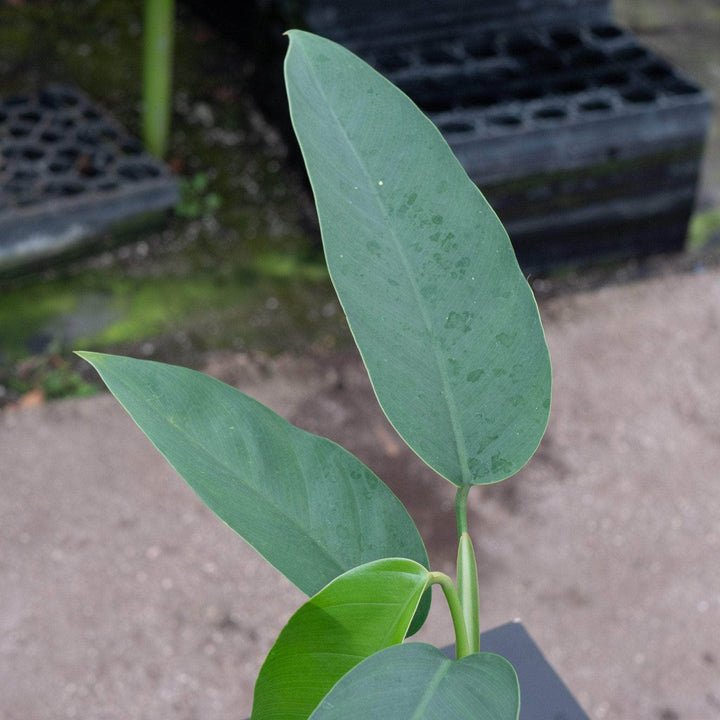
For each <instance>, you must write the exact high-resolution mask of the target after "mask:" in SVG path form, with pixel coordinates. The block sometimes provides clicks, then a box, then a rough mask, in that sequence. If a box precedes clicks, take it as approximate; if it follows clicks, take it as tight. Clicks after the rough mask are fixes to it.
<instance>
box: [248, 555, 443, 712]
mask: <svg viewBox="0 0 720 720" xmlns="http://www.w3.org/2000/svg"><path fill="white" fill-rule="evenodd" d="M429 577H430V573H429V572H428V571H427V570H426V569H425V568H424V567H422V565H418V564H417V563H416V562H413V561H412V560H404V559H388V560H378V561H376V562H373V563H369V564H367V565H363V566H361V567H358V568H355V569H353V570H350V571H348V572H347V573H345V574H344V575H341V576H340V577H339V578H336V579H335V580H333V582H332V583H330V584H329V585H328V586H327V587H325V588H323V589H322V590H321V591H320V592H319V593H318V594H317V595H316V596H315V597H313V598H312V599H311V600H309V601H308V602H307V603H305V605H303V606H302V607H301V608H300V609H299V610H298V611H297V612H296V613H295V615H293V616H292V618H290V621H289V622H288V624H287V625H286V626H285V628H284V629H283V631H282V632H281V633H280V636H279V637H278V639H277V642H276V643H275V645H274V646H273V648H272V650H270V653H269V655H268V656H267V659H266V660H265V663H264V664H263V666H262V669H261V670H260V675H259V677H258V680H257V684H256V685H255V698H254V702H253V712H252V720H270V719H271V718H282V719H283V720H306V718H308V717H309V715H310V713H311V712H312V711H313V710H314V709H315V707H316V706H317V704H318V703H319V702H320V700H322V698H323V697H325V695H326V694H327V693H328V692H329V691H330V689H331V688H332V687H333V685H334V684H335V683H336V682H337V681H338V680H339V679H340V678H341V677H342V676H343V675H345V673H347V672H348V671H349V670H350V669H352V668H353V667H355V666H356V665H357V664H358V663H359V662H361V661H362V660H364V659H365V658H366V657H369V656H370V655H372V654H373V653H376V652H378V651H379V650H382V649H384V648H386V647H389V646H391V645H395V644H397V643H400V642H402V640H403V638H404V637H405V634H406V632H407V629H408V626H409V625H410V621H411V620H412V617H413V614H414V613H415V609H416V607H417V605H418V603H419V601H420V598H421V596H422V594H423V591H424V590H425V589H426V587H427V585H428V581H429Z"/></svg>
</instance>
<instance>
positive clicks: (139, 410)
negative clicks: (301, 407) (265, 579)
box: [78, 352, 428, 624]
mask: <svg viewBox="0 0 720 720" xmlns="http://www.w3.org/2000/svg"><path fill="white" fill-rule="evenodd" d="M78 354H79V355H81V356H82V357H83V358H85V359H86V360H87V361H88V362H90V363H91V364H92V365H93V366H94V367H95V368H96V370H97V371H98V372H99V373H100V376H101V377H102V379H103V380H104V381H105V383H106V385H107V386H108V388H109V389H110V391H111V392H112V393H113V395H115V397H116V398H117V399H118V400H119V401H120V403H121V404H122V405H123V406H124V407H125V409H126V410H127V411H128V413H129V414H130V415H131V417H132V418H133V420H135V422H136V423H137V424H138V425H139V426H140V428H141V430H142V431H143V432H144V433H145V434H146V435H147V436H148V437H149V438H150V440H151V441H152V442H153V444H154V445H155V446H156V447H157V448H158V450H160V452H161V453H162V454H163V455H164V456H165V457H166V458H167V460H168V461H169V462H170V464H171V465H172V466H173V467H174V468H175V469H176V470H177V471H178V472H179V473H180V475H181V476H182V477H183V478H184V479H185V480H186V481H187V483H188V484H189V485H190V486H191V487H192V488H193V489H194V490H195V492H197V494H198V495H199V496H200V497H201V498H202V500H203V501H204V502H205V503H206V505H208V507H209V508H210V509H211V510H213V511H214V512H215V513H216V514H217V515H218V516H219V517H220V518H221V519H222V520H224V521H225V522H226V523H227V524H228V525H229V526H230V527H231V528H232V529H233V530H235V531H236V532H237V533H239V534H240V535H241V536H242V537H243V538H244V539H245V540H246V541H247V542H248V543H250V545H252V546H253V547H254V548H255V549H256V550H258V551H259V552H260V553H261V554H262V555H263V556H264V557H265V558H266V559H267V560H268V561H269V562H270V563H272V564H273V565H274V566H275V567H276V568H277V569H278V570H280V572H282V573H283V574H284V575H285V576H286V577H287V578H288V579H289V580H291V581H292V582H293V583H295V585H297V586H298V587H299V588H300V589H301V590H302V591H304V592H306V593H307V594H308V595H313V594H314V593H316V592H317V591H318V590H320V588H322V587H324V586H325V585H326V584H327V583H329V582H330V581H331V580H333V579H334V578H335V577H337V576H338V575H340V574H342V573H343V572H345V571H346V570H349V569H350V568H353V567H355V566H357V565H361V564H363V563H367V562H370V561H372V560H377V559H379V558H384V557H408V558H411V559H413V560H417V561H418V562H419V563H421V564H423V565H426V566H427V564H428V560H427V555H426V552H425V547H424V545H423V543H422V540H421V539H420V535H419V534H418V531H417V529H416V527H415V525H414V523H413V521H412V520H411V518H410V516H409V515H408V513H407V511H406V510H405V508H404V507H403V505H402V504H401V503H400V501H399V500H398V499H397V498H396V497H395V495H393V494H392V492H391V491H390V489H389V488H388V487H387V486H386V485H384V484H383V483H382V482H381V481H380V480H379V479H378V478H377V477H376V476H375V475H374V474H373V473H372V472H371V471H370V470H369V469H368V468H367V467H366V466H365V465H363V464H362V463H361V462H360V461H359V460H358V459H357V458H355V457H354V456H353V455H351V454H350V453H348V452H347V451H346V450H343V448H341V447H340V446H339V445H336V444H335V443H333V442H331V441H330V440H327V439H325V438H321V437H318V436H316V435H311V434H310V433H307V432H305V431H304V430H300V429H299V428H296V427H294V426H293V425H291V424H290V423H288V422H287V421H286V420H284V419H283V418H281V417H280V416H279V415H276V414H275V413H274V412H272V411H271V410H269V409H268V408H266V407H265V406H264V405H261V404H260V403H258V402H256V401H255V400H253V399H252V398H249V397H247V396H246V395H244V394H243V393H241V392H239V391H238V390H236V389H235V388H232V387H230V386H229V385H225V384H224V383H221V382H219V381H218V380H215V379H213V378H211V377H208V376H207V375H203V374H202V373H199V372H195V371H194V370H188V369H186V368H181V367H175V366H172V365H164V364H162V363H157V362H150V361H147V360H135V359H132V358H125V357H117V356H113V355H103V354H99V353H90V352H83V353H78ZM426 609H427V608H425V610H426ZM418 623H419V624H421V621H420V620H418Z"/></svg>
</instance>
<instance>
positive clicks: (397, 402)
mask: <svg viewBox="0 0 720 720" xmlns="http://www.w3.org/2000/svg"><path fill="white" fill-rule="evenodd" d="M289 35H290V49H289V51H288V55H287V58H286V63H285V77H286V83H287V88H288V96H289V100H290V111H291V117H292V121H293V125H294V128H295V132H296V134H297V136H298V139H299V142H300V147H301V149H302V152H303V156H304V158H305V163H306V166H307V170H308V174H309V176H310V180H311V183H312V186H313V191H314V194H315V200H316V204H317V208H318V214H319V218H320V226H321V230H322V236H323V243H324V246H325V254H326V258H327V262H328V267H329V269H330V274H331V277H332V280H333V283H334V285H335V288H336V290H337V293H338V296H339V298H340V302H341V303H342V305H343V308H344V310H345V312H346V314H347V317H348V322H349V324H350V328H351V330H352V333H353V335H354V337H355V340H356V342H357V345H358V347H359V349H360V352H361V354H362V357H363V360H364V362H365V364H366V366H367V369H368V372H369V374H370V378H371V380H372V383H373V386H374V388H375V392H376V394H377V396H378V399H379V401H380V404H381V406H382V408H383V410H384V411H385V413H386V415H387V416H388V418H389V419H390V421H391V422H392V424H393V425H394V426H395V428H396V429H397V431H398V432H399V434H400V435H401V436H402V437H403V438H404V440H405V441H406V442H407V443H408V445H410V447H411V448H412V449H413V450H414V451H415V452H416V453H417V454H418V455H419V456H420V457H421V458H423V460H425V462H426V463H428V464H429V465H430V466H431V467H432V468H434V469H435V470H436V471H437V472H438V473H440V474H441V475H443V476H444V477H446V478H447V479H448V480H450V481H452V482H453V483H455V484H457V485H472V484H484V483H491V482H496V481H498V480H502V479H504V478H506V477H509V476H510V475H512V474H513V473H515V472H516V471H517V470H518V469H519V468H520V467H522V466H523V465H524V464H525V463H526V462H527V460H528V459H529V458H530V456H531V455H532V453H533V452H534V451H535V449H536V448H537V446H538V443H539V442H540V439H541V437H542V434H543V432H544V430H545V426H546V424H547V418H548V413H549V409H550V383H551V379H550V362H549V357H548V352H547V347H546V344H545V338H544V334H543V331H542V327H541V324H540V319H539V316H538V311H537V306H536V305H535V300H534V298H533V295H532V293H531V291H530V288H529V286H528V284H527V282H526V281H525V278H524V277H523V275H522V273H521V272H520V269H519V267H518V265H517V261H516V260H515V255H514V253H513V250H512V247H511V245H510V242H509V240H508V237H507V234H506V233H505V230H504V229H503V227H502V225H501V224H500V221H499V220H498V218H497V216H496V215H495V213H494V212H493V211H492V209H491V208H490V206H489V205H488V203H487V202H486V200H485V199H484V197H483V196H482V194H481V193H480V191H479V190H478V189H477V187H476V186H475V185H474V183H473V182H472V181H471V180H470V179H469V178H468V177H467V175H466V173H465V171H464V170H463V169H462V167H461V166H460V164H459V163H458V161H457V159H456V158H455V157H454V155H453V154H452V152H451V150H450V148H449V147H448V145H447V144H446V142H445V141H444V139H443V138H442V136H441V135H440V133H439V132H438V130H437V129H436V128H435V127H434V126H433V124H432V123H431V122H430V121H429V120H428V119H427V118H426V117H425V116H424V115H423V114H422V113H421V112H420V111H419V110H418V109H417V107H416V106H415V105H414V104H413V103H412V102H411V101H410V100H409V99H408V98H407V96H406V95H404V94H403V93H402V92H400V91H399V90H398V89H397V88H395V87H394V86H393V85H392V84H391V83H389V82H388V81H387V80H385V79H384V78H383V77H382V76H380V75H379V74H378V73H376V72H375V71H374V70H373V69H372V68H370V67H369V66H368V65H367V64H366V63H365V62H363V61H362V60H360V59H359V58H357V57H356V56H354V55H353V54H352V53H350V52H348V51H347V50H345V49H343V48H342V47H341V46H339V45H337V44H335V43H333V42H331V41H329V40H325V39H323V38H319V37H317V36H314V35H311V34H309V33H306V32H302V31H297V30H293V31H291V32H290V33H289Z"/></svg>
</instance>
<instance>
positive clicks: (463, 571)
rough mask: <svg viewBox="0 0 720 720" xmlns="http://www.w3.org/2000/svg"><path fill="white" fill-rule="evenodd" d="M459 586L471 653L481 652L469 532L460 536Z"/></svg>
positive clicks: (475, 566)
mask: <svg viewBox="0 0 720 720" xmlns="http://www.w3.org/2000/svg"><path fill="white" fill-rule="evenodd" d="M457 586H458V596H459V597H460V605H461V606H462V613H463V618H464V619H465V628H466V629H467V634H468V643H469V645H470V652H473V653H476V652H480V601H479V599H478V577H477V561H476V559H475V549H474V548H473V544H472V540H471V539H470V535H468V534H467V532H464V533H463V534H462V535H461V536H460V543H459V544H458V559H457Z"/></svg>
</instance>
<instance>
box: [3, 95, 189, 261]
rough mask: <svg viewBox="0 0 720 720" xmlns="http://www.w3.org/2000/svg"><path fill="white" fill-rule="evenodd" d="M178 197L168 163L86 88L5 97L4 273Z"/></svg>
mask: <svg viewBox="0 0 720 720" xmlns="http://www.w3.org/2000/svg"><path fill="white" fill-rule="evenodd" d="M177 200H178V186H177V182H176V180H175V178H174V177H172V175H171V174H170V172H169V171H168V169H167V168H166V167H165V166H164V165H163V164H162V163H160V162H158V161H157V160H155V159H154V158H152V157H151V156H150V155H148V154H147V153H146V152H144V150H143V148H142V145H141V144H140V143H139V142H138V141H137V140H135V139H133V138H132V137H130V136H129V135H128V134H127V133H126V132H125V131H124V130H123V129H122V128H121V127H120V126H119V125H118V124H117V123H116V122H115V121H114V120H113V119H112V118H110V117H109V116H108V115H107V114H105V113H104V112H103V111H102V110H101V109H99V108H98V107H97V106H96V105H94V104H93V103H92V102H91V101H90V100H89V99H88V98H87V97H86V96H85V95H84V94H83V93H82V92H81V91H79V90H77V89H75V88H73V87H67V86H61V87H59V86H54V87H50V88H47V89H45V90H42V91H41V92H39V93H37V94H36V95H32V96H30V95H28V96H15V97H6V98H4V99H0V274H1V273H6V272H14V271H17V269H18V268H20V267H23V266H27V265H33V264H36V263H38V262H40V261H43V260H46V259H48V258H51V257H54V256H57V255H60V254H63V253H66V252H68V251H70V250H74V249H77V248H80V247H82V246H83V245H88V244H90V243H91V241H92V240H93V239H94V238H96V237H97V236H98V235H100V234H101V233H103V232H105V231H107V230H109V229H111V228H113V227H115V226H116V225H118V224H120V223H126V222H130V221H132V220H137V219H138V218H143V217H145V216H146V215H149V214H152V213H156V212H158V211H163V210H166V209H167V208H169V207H172V206H173V205H175V204H176V203H177Z"/></svg>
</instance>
